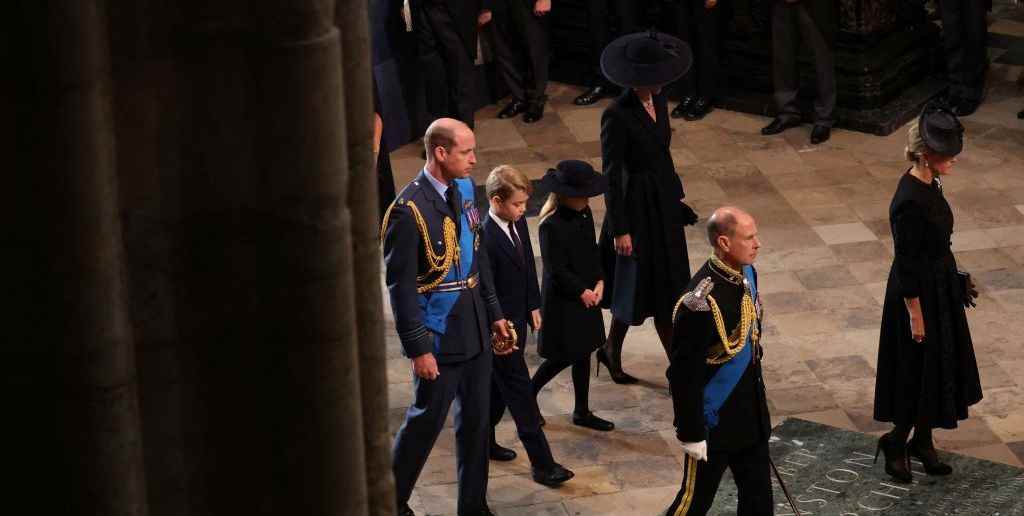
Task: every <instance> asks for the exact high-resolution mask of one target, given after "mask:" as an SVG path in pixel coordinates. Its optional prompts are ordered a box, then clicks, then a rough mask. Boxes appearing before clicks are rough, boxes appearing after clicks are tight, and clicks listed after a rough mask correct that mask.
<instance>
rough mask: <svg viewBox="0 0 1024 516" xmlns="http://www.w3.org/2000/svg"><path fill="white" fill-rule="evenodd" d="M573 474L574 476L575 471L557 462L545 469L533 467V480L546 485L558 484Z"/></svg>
mask: <svg viewBox="0 0 1024 516" xmlns="http://www.w3.org/2000/svg"><path fill="white" fill-rule="evenodd" d="M574 476H576V474H575V473H573V472H572V471H569V470H568V469H565V468H564V467H562V465H561V464H557V463H556V464H554V465H552V466H551V467H550V468H548V469H546V470H540V469H537V468H533V481H534V482H536V483H538V484H543V485H546V486H548V487H556V486H559V485H561V484H562V483H564V482H565V481H566V480H569V479H570V478H572V477H574Z"/></svg>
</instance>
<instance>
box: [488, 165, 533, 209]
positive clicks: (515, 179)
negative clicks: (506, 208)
mask: <svg viewBox="0 0 1024 516" xmlns="http://www.w3.org/2000/svg"><path fill="white" fill-rule="evenodd" d="M485 188H486V189H487V198H488V199H490V198H491V197H494V196H498V198H499V199H501V200H503V201H504V200H507V199H510V198H511V197H512V194H514V193H515V192H516V191H520V192H526V195H530V194H532V193H533V184H531V183H530V180H529V179H528V178H527V177H526V174H524V173H522V172H520V171H519V170H518V169H516V168H513V167H510V166H508V165H498V166H497V167H495V168H494V170H492V171H491V173H490V174H489V175H488V176H487V182H486V183H485Z"/></svg>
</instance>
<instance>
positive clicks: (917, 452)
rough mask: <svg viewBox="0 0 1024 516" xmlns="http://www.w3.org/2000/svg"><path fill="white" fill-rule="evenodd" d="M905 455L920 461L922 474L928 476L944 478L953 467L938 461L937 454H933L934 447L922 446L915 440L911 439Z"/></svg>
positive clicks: (929, 445) (930, 445)
mask: <svg viewBox="0 0 1024 516" xmlns="http://www.w3.org/2000/svg"><path fill="white" fill-rule="evenodd" d="M907 455H909V456H911V457H914V458H915V459H917V460H919V461H921V464H923V465H924V472H925V473H927V474H929V475H936V476H945V475H949V474H950V473H952V472H953V466H950V465H949V464H946V463H944V462H942V461H940V460H939V454H938V453H936V452H935V445H934V444H932V443H930V442H929V443H928V444H927V445H922V444H920V443H918V442H917V439H911V440H910V444H908V445H907Z"/></svg>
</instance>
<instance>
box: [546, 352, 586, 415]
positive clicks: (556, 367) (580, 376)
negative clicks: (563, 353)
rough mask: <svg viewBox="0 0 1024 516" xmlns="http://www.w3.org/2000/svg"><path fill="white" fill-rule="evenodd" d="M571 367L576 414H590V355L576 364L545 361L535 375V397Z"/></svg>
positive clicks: (561, 361)
mask: <svg viewBox="0 0 1024 516" xmlns="http://www.w3.org/2000/svg"><path fill="white" fill-rule="evenodd" d="M570 366H571V367H572V388H573V390H574V391H575V392H576V409H575V410H574V412H576V413H577V414H581V415H582V414H587V413H588V412H590V355H587V356H586V358H582V359H580V360H577V361H575V362H569V361H563V360H545V361H544V362H543V363H542V364H541V365H540V367H538V368H537V372H536V373H534V374H533V396H534V397H537V393H538V392H540V390H541V389H543V388H544V386H545V385H547V383H548V382H550V381H551V379H552V378H554V377H555V376H558V373H561V372H562V371H563V370H565V368H567V367H570Z"/></svg>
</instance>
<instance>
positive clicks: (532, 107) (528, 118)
mask: <svg viewBox="0 0 1024 516" xmlns="http://www.w3.org/2000/svg"><path fill="white" fill-rule="evenodd" d="M541 118H544V101H543V100H541V101H531V102H530V104H529V106H528V107H527V108H526V113H525V114H524V115H523V122H526V123H528V124H532V123H534V122H536V121H538V120H540V119H541Z"/></svg>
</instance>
